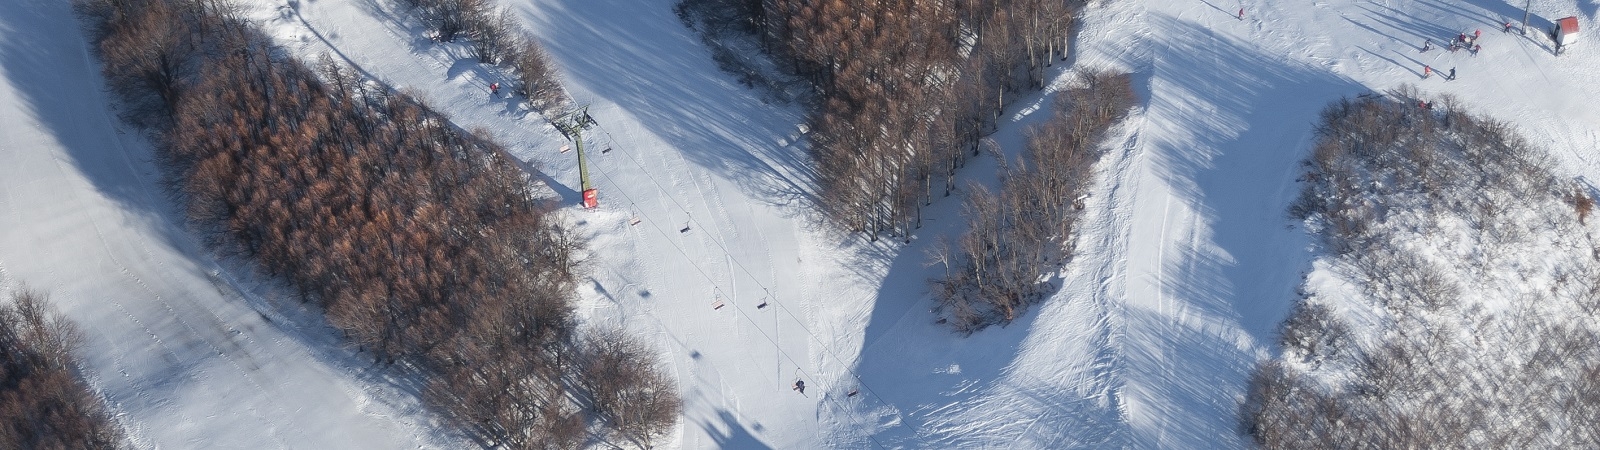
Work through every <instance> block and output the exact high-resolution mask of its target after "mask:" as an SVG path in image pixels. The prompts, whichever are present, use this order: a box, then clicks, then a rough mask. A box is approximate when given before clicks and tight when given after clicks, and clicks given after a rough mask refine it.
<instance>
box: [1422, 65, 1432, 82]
mask: <svg viewBox="0 0 1600 450" xmlns="http://www.w3.org/2000/svg"><path fill="white" fill-rule="evenodd" d="M1428 75H1433V68H1432V67H1429V66H1428V65H1427V64H1423V65H1422V78H1424V79H1426V78H1428Z"/></svg>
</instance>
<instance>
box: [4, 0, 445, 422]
mask: <svg viewBox="0 0 1600 450" xmlns="http://www.w3.org/2000/svg"><path fill="white" fill-rule="evenodd" d="M0 5H4V6H0V29H7V30H9V32H10V33H13V34H14V35H17V36H39V37H41V39H28V40H15V39H13V40H5V41H0V70H3V71H4V72H5V75H6V78H7V79H10V80H11V81H12V82H13V84H12V86H13V87H14V88H15V89H16V91H15V93H16V95H17V96H18V100H19V102H18V104H17V105H7V106H4V107H7V108H9V107H13V106H14V107H16V108H18V110H20V111H23V112H24V113H25V114H29V115H31V116H32V117H33V118H35V119H36V120H37V121H38V123H40V124H42V125H43V126H44V127H46V128H47V130H46V132H47V133H48V134H49V135H50V136H52V137H53V138H54V139H56V140H57V142H58V143H59V145H60V147H61V148H62V149H63V151H64V154H61V155H52V156H58V157H59V158H60V159H59V160H58V161H57V164H58V165H62V166H67V167H70V169H65V170H64V172H71V171H72V170H76V171H78V172H80V173H81V174H82V176H83V178H84V179H85V180H87V181H88V182H89V183H92V184H93V187H94V189H95V190H96V191H97V192H98V193H100V194H101V195H103V196H104V197H105V198H106V199H108V200H110V201H111V202H114V203H115V204H117V205H118V208H117V210H118V212H120V213H124V214H126V216H124V217H121V218H120V219H121V221H122V223H116V224H109V225H111V226H118V227H124V226H125V227H134V228H141V229H144V230H149V231H150V232H151V233H154V235H153V236H154V237H155V239H153V240H150V241H148V242H143V243H138V242H132V243H130V242H107V243H105V245H107V246H108V250H109V249H110V247H111V246H113V245H115V246H142V248H139V249H137V250H136V251H138V252H141V253H142V254H143V255H147V256H149V257H150V258H151V259H152V260H153V261H155V262H161V261H163V260H162V256H161V255H162V254H163V253H166V252H172V253H177V254H179V255H182V258H180V260H179V263H178V264H176V265H172V264H163V265H162V266H161V267H144V266H140V264H144V263H148V262H151V261H144V260H138V261H121V262H117V264H124V265H125V267H124V269H126V270H125V271H124V272H125V273H126V275H127V276H129V277H135V278H137V277H139V276H140V275H141V274H149V273H155V274H158V275H154V276H149V277H146V278H144V279H139V280H137V283H138V284H139V285H141V286H143V287H145V288H146V290H145V291H143V292H128V293H126V294H125V295H124V296H123V297H121V298H115V299H104V298H94V299H81V298H80V299H63V300H62V301H60V303H59V304H60V305H61V306H62V309H63V310H64V311H68V312H72V311H73V309H74V308H73V307H72V305H73V304H80V303H86V302H87V303H96V304H99V303H102V302H109V303H112V304H116V305H119V306H118V308H124V309H123V310H122V312H123V313H124V314H126V315H127V317H126V318H120V320H123V321H128V320H132V321H139V323H138V324H137V325H135V324H132V323H126V322H123V325H117V326H116V327H121V326H128V327H133V326H142V327H146V328H144V330H142V331H135V332H133V333H134V334H141V333H142V334H145V335H148V336H149V337H150V339H151V341H150V342H145V341H143V340H139V341H119V342H108V341H107V339H119V338H121V337H125V336H128V335H129V332H127V331H121V332H118V331H111V330H102V329H100V328H98V327H93V328H91V327H86V329H85V331H86V336H87V337H88V340H87V342H86V349H85V350H86V351H85V356H86V361H85V362H86V366H89V367H88V368H90V369H100V370H105V369H107V368H110V367H113V366H112V365H113V364H114V363H115V362H116V361H115V360H118V359H120V358H124V357H138V358H147V360H150V361H156V360H157V358H159V360H160V361H162V362H164V363H165V365H164V366H159V367H135V368H133V369H135V370H139V371H141V373H136V374H132V375H129V374H127V373H124V374H123V375H125V376H124V377H116V376H113V375H112V374H108V373H104V372H91V373H90V376H91V378H92V379H99V380H101V381H100V382H99V383H101V384H100V387H101V388H104V389H107V392H106V395H108V396H109V397H111V400H112V403H113V404H115V405H117V408H119V411H123V412H126V413H128V414H131V415H133V416H134V417H149V416H148V414H151V413H152V412H151V411H164V412H170V410H168V408H170V407H171V404H172V403H173V402H174V401H175V399H177V398H181V397H183V396H192V395H194V391H193V389H192V388H190V387H187V385H188V384H190V383H195V382H198V381H199V380H201V379H205V378H213V377H214V375H215V374H205V373H203V372H204V371H205V370H206V369H216V368H218V367H230V366H231V367H232V368H233V369H236V370H238V371H239V372H240V373H243V374H246V376H250V377H261V378H264V379H270V378H274V377H283V376H299V375H304V374H305V373H307V372H306V371H301V372H298V373H297V372H292V371H290V370H288V368H289V367H292V365H291V364H284V363H281V362H275V361H260V360H258V358H261V356H258V355H251V354H250V353H249V349H250V348H267V347H278V346H279V344H281V343H283V342H278V343H277V344H271V345H268V346H267V347H262V346H255V347H250V346H245V345H241V343H240V341H244V340H259V341H267V342H274V341H278V337H279V336H282V337H285V338H287V341H288V342H291V343H292V344H289V345H291V346H293V347H299V348H301V349H303V350H304V351H305V352H306V354H308V355H309V356H310V357H311V358H312V359H313V362H311V364H313V365H316V366H319V367H321V368H324V369H328V370H333V371H335V372H339V373H342V374H344V375H345V376H349V377H351V378H353V379H356V380H359V381H362V382H363V385H364V386H383V387H384V388H380V389H377V390H374V389H371V388H361V389H360V390H361V393H360V394H352V395H354V396H355V397H357V398H359V399H365V400H370V401H373V402H376V403H380V404H385V405H387V406H388V407H390V408H392V409H391V410H392V411H396V412H400V413H405V414H407V415H415V417H414V420H415V422H416V423H418V424H421V425H420V426H422V427H423V430H424V433H426V434H431V435H433V438H432V439H434V440H435V442H433V444H434V445H441V446H452V445H458V444H459V442H458V441H456V439H459V438H460V436H457V435H455V434H454V433H453V432H451V431H448V430H445V429H442V428H438V427H437V424H429V423H428V422H429V421H431V418H430V417H428V416H427V414H426V413H424V412H422V411H421V410H420V407H419V406H418V403H417V400H416V398H417V397H419V393H420V391H421V388H422V380H420V379H417V378H416V377H413V376H410V375H408V374H406V373H404V372H401V371H397V370H393V368H387V367H377V366H375V365H374V364H372V363H371V361H370V359H367V358H365V355H361V354H357V353H355V352H354V349H350V348H346V347H344V341H342V340H341V339H340V338H339V336H338V334H337V332H336V331H335V330H334V329H333V328H332V327H330V326H329V325H328V324H327V323H326V321H325V320H324V319H323V318H322V316H321V314H320V313H317V312H316V311H315V308H312V307H309V306H306V305H303V304H301V303H300V302H299V301H298V300H297V299H295V298H294V297H295V296H293V295H292V294H291V293H292V292H293V290H292V289H291V288H287V287H284V286H282V285H281V284H280V283H279V282H278V281H277V280H272V279H270V278H268V277H266V276H265V275H260V274H256V273H253V271H254V269H253V268H254V267H255V266H254V265H253V264H250V263H242V262H240V261H237V260H236V258H233V257H229V256H226V255H224V256H221V257H220V258H219V257H218V256H217V255H216V254H215V251H214V250H213V249H211V248H209V247H207V246H206V245H204V244H202V240H201V239H198V238H196V237H195V235H194V233H195V231H194V230H192V229H191V228H190V227H189V226H188V224H187V223H186V222H185V220H184V215H183V213H182V211H181V209H182V208H181V206H180V205H179V204H178V203H177V202H176V201H175V200H174V199H173V198H172V196H171V195H170V190H169V188H168V187H167V186H166V184H165V183H164V182H163V176H162V174H161V172H160V169H159V168H158V166H157V164H156V163H155V162H154V159H155V156H154V151H153V150H152V148H151V147H150V144H149V141H148V140H147V139H145V138H144V136H142V135H141V134H142V132H141V131H138V130H136V129H134V128H132V127H130V126H127V125H124V123H123V122H122V121H121V120H120V118H119V117H117V114H125V113H126V112H122V111H115V110H114V109H113V101H112V98H113V96H112V95H111V94H108V93H106V89H107V88H106V85H105V80H104V79H103V78H102V76H101V75H100V70H101V66H100V64H99V62H98V61H97V60H95V59H94V58H93V57H92V56H90V55H91V54H92V53H90V52H89V51H88V49H90V48H92V45H91V44H89V43H86V42H85V41H86V38H84V37H82V36H81V35H76V34H75V33H76V32H78V31H79V30H80V29H81V27H82V24H81V23H80V22H78V20H77V17H76V16H75V15H73V13H72V10H71V7H70V5H68V4H65V3H62V2H57V1H54V0H16V1H10V2H4V3H0ZM63 55H81V56H63ZM80 74H81V76H80ZM83 80H87V84H86V85H82V84H79V82H80V81H83ZM116 107H117V108H121V107H122V105H116ZM106 142H112V143H114V146H113V147H111V148H107V145H106V144H105V143H106ZM63 188H66V189H70V187H63ZM86 203H92V201H89V202H86ZM75 263H78V264H84V265H88V264H101V263H102V262H98V261H76V262H75ZM149 271H157V272H149ZM69 272H70V271H69ZM108 282H109V281H108ZM196 286H199V287H200V288H198V289H193V287H196ZM41 287H42V288H49V286H41ZM211 288H215V292H212V289H211ZM163 293H165V294H167V295H165V296H163V295H162V294H163ZM62 295H67V293H62ZM215 296H220V297H221V299H220V300H219V301H201V299H206V298H210V297H215ZM121 305H127V306H125V307H124V306H121ZM84 308H88V309H87V310H89V311H94V312H99V311H102V310H104V308H106V307H104V306H93V305H91V306H85V307H84ZM93 308H100V309H93ZM174 323H176V324H174ZM174 326H176V327H182V329H183V330H186V332H188V333H190V334H191V335H192V336H191V337H192V338H193V340H191V341H188V342H172V343H168V342H162V341H161V339H160V338H159V337H158V336H157V335H156V334H155V333H156V332H155V331H151V329H152V327H154V328H155V329H163V328H165V329H170V328H171V327H174ZM116 327H108V328H116ZM267 330H271V331H267ZM129 350H132V351H134V352H136V353H135V354H134V355H136V356H129V355H128V354H126V353H124V354H111V353H116V352H127V351H129ZM293 351H298V350H293ZM152 353H158V355H156V356H155V358H152V357H151V356H149V355H150V354H152ZM281 355H282V353H278V354H274V355H271V356H274V357H275V356H281ZM219 359H220V360H222V361H219ZM219 364H220V365H219ZM307 370H309V371H312V372H315V371H316V370H318V369H307ZM108 386H113V387H117V389H115V390H112V389H110V388H108ZM339 387H340V386H337V385H335V384H332V383H330V384H329V385H327V386H315V387H308V388H307V389H312V388H315V389H337V388H339ZM306 392H313V391H306ZM341 392H343V391H341ZM397 392H398V393H401V394H403V395H400V396H392V394H394V393H397ZM406 396H409V397H411V398H410V399H406V398H400V397H406ZM256 399H258V400H259V399H261V398H260V397H257V398H256ZM269 400H270V399H269ZM249 406H252V407H254V406H257V405H249ZM280 406H281V405H280ZM278 412H279V411H262V412H261V413H266V414H276V413H278ZM284 413H287V412H284ZM141 414H145V415H141ZM252 414H257V413H255V412H252ZM317 417H319V416H318V413H317V412H308V413H299V414H295V415H293V416H292V417H279V418H267V419H262V420H267V421H272V420H279V421H281V422H279V423H280V424H290V425H291V426H301V425H304V426H307V427H309V428H308V429H310V428H321V427H331V426H336V425H337V424H335V423H316V422H315V420H316V418H317ZM222 419H228V420H233V419H236V418H220V419H219V418H215V417H213V418H210V420H208V421H207V422H205V423H215V421H216V420H222ZM401 423H404V422H401ZM207 426H215V425H207Z"/></svg>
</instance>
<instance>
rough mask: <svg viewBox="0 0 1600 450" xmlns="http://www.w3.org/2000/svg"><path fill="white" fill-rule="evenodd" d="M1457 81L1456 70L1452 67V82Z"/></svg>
mask: <svg viewBox="0 0 1600 450" xmlns="http://www.w3.org/2000/svg"><path fill="white" fill-rule="evenodd" d="M1455 79H1456V68H1454V67H1451V68H1450V81H1455Z"/></svg>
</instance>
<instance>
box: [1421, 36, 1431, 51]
mask: <svg viewBox="0 0 1600 450" xmlns="http://www.w3.org/2000/svg"><path fill="white" fill-rule="evenodd" d="M1428 50H1433V40H1432V39H1426V40H1423V41H1422V51H1423V53H1427V51H1428Z"/></svg>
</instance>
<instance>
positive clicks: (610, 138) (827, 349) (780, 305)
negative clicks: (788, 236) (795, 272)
mask: <svg viewBox="0 0 1600 450" xmlns="http://www.w3.org/2000/svg"><path fill="white" fill-rule="evenodd" d="M595 127H597V128H600V133H605V135H606V139H608V141H611V147H613V149H614V151H618V152H621V154H624V155H627V159H629V160H632V162H634V165H637V167H638V168H640V170H642V171H643V173H645V178H648V179H650V183H651V184H656V189H658V191H661V192H662V194H667V195H666V197H667V199H670V200H672V203H674V205H677V207H678V210H680V211H683V213H685V215H688V208H686V207H685V205H683V203H680V202H678V200H677V197H672V195H670V194H669V192H667V189H666V186H662V184H661V183H659V181H656V178H654V176H651V175H650V173H651V171H650V170H648V168H646V167H645V165H643V163H642V162H640V160H638V159H637V157H634V154H632V152H629V151H626V149H624V147H622V146H618V144H616V139H614V138H613V136H611V131H610V130H606V128H605V125H600V123H595ZM597 171H600V176H603V178H605V179H606V183H610V184H611V186H621V184H618V183H616V181H614V179H611V175H610V173H606V171H605V170H603V168H598V167H597ZM616 192H618V194H619V195H622V199H626V200H627V202H629V205H632V207H635V210H637V208H638V202H635V200H634V199H632V197H629V195H627V192H624V189H616ZM638 211H642V210H638ZM690 223H691V224H694V226H701V223H699V221H696V219H694V216H693V215H690ZM650 224H651V227H654V229H656V232H658V234H661V235H662V237H667V242H669V243H672V247H674V248H675V250H677V251H678V253H680V255H683V258H685V261H688V263H690V266H694V271H698V272H701V277H704V279H706V280H707V282H710V283H712V287H714V290H720V285H718V283H717V280H715V279H712V277H710V274H707V272H706V269H702V267H699V264H696V263H694V258H693V256H690V255H688V251H685V250H683V248H682V247H678V243H677V242H674V240H672V239H670V237H672V235H670V234H667V232H666V231H662V229H661V226H659V224H656V221H650ZM712 242H714V243H717V247H718V248H720V250H722V253H723V256H726V258H728V261H731V263H733V264H734V266H736V267H739V271H741V272H744V275H746V277H750V280H752V282H755V285H757V287H760V288H762V290H765V291H768V293H771V288H770V287H766V283H762V280H760V279H757V277H755V274H754V272H750V269H749V267H746V266H744V264H742V263H739V259H738V258H733V255H731V251H728V247H725V245H723V243H722V240H720V239H715V237H714V239H712ZM766 301H770V303H771V304H774V306H776V307H778V309H782V311H784V314H786V315H789V319H792V320H794V322H795V325H800V330H802V331H805V333H806V336H810V338H811V341H814V343H818V344H819V346H821V348H822V352H826V354H827V356H829V357H832V359H834V362H835V364H838V365H840V367H843V368H845V372H846V373H848V375H850V378H854V380H856V384H858V386H861V391H866V392H867V394H869V396H872V397H874V399H875V400H877V402H878V404H883V405H890V402H886V400H883V397H882V396H878V394H877V391H874V389H872V388H870V386H867V383H866V380H862V378H861V373H858V372H856V370H854V368H851V365H850V364H846V362H845V359H843V357H840V356H838V354H837V352H834V351H832V348H830V346H829V344H827V343H824V341H822V340H821V338H819V336H818V335H816V333H814V331H811V328H810V327H806V325H805V322H802V320H800V317H798V315H795V314H794V311H790V309H789V307H787V306H784V303H782V301H778V296H776V295H770V299H766ZM733 306H734V311H738V312H739V315H741V317H744V319H746V320H749V322H750V325H755V330H757V331H760V333H762V336H765V338H766V340H768V341H770V343H773V348H776V349H778V352H779V354H782V356H784V359H787V360H789V362H790V364H795V367H797V368H798V364H797V362H795V360H794V357H790V356H789V354H787V352H784V351H782V348H781V346H779V344H778V341H776V340H773V338H771V336H768V335H766V330H762V327H760V323H757V322H755V320H754V319H752V317H750V315H749V314H747V312H746V311H744V307H742V306H739V303H733ZM813 380H816V378H813ZM896 415H901V416H902V418H904V420H902V421H901V426H906V428H909V429H910V431H912V432H914V434H915V432H917V429H915V428H912V426H910V424H907V421H909V420H910V418H909V416H904V415H902V413H896ZM867 437H869V439H872V440H874V444H877V445H878V447H880V448H882V447H883V445H882V444H880V442H877V439H874V437H872V436H870V434H869V436H867Z"/></svg>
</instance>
